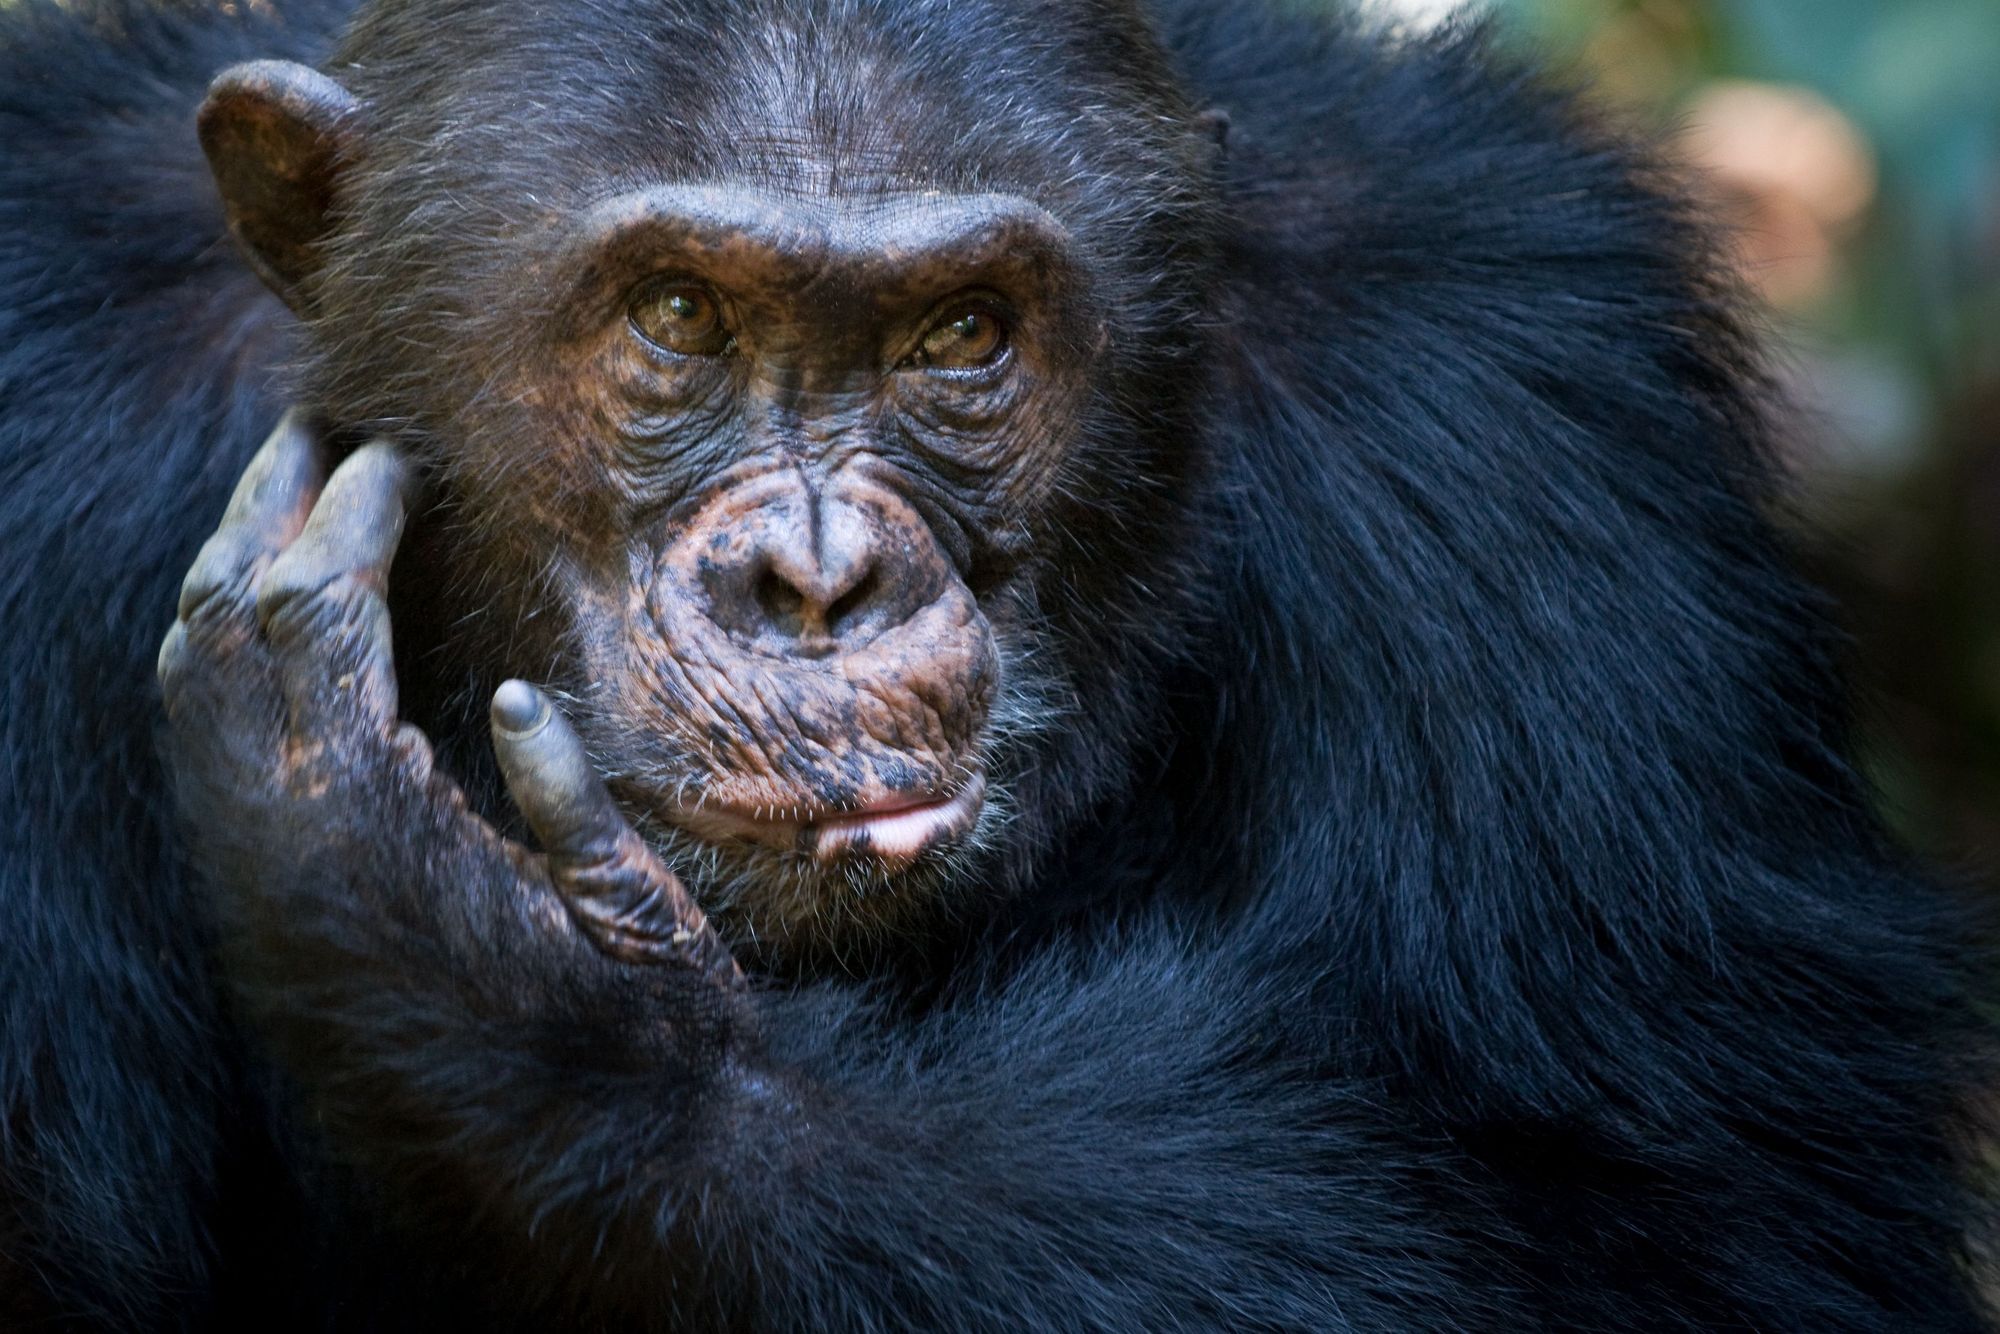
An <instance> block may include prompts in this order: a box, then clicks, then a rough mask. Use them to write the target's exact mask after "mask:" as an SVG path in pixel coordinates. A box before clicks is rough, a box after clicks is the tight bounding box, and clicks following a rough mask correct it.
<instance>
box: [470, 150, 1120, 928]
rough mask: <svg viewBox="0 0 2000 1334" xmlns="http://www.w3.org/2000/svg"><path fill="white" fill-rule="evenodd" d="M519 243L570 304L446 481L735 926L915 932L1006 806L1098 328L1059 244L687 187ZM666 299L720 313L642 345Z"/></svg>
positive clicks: (595, 734)
mask: <svg viewBox="0 0 2000 1334" xmlns="http://www.w3.org/2000/svg"><path fill="white" fill-rule="evenodd" d="M523 251H524V253H525V254H526V255H527V256H528V257H529V258H528V259H527V261H526V265H527V268H526V270H525V271H524V272H523V274H522V275H521V279H520V280H521V281H522V282H523V283H524V284H532V285H534V286H535V287H537V288H538V289H540V290H543V291H547V292H552V293H554V294H555V301H556V305H555V308H554V310H553V311H552V312H551V313H550V315H549V317H548V318H547V319H546V320H545V321H540V322H539V323H541V324H542V326H543V327H544V328H545V331H546V335H545V337H544V338H543V339H542V340H541V342H540V345H538V346H531V347H527V348H524V349H522V350H521V351H520V352H517V354H516V356H515V358H514V366H515V372H514V374H515V379H514V380H513V382H512V383H511V384H510V385H509V386H508V392H506V393H504V394H499V395H496V396H494V398H495V400H496V401H497V402H499V403H503V404H504V405H505V406H504V407H496V408H489V409H488V414H489V415H488V416H486V417H485V418H484V419H483V420H482V421H481V423H480V426H479V428H478V429H474V430H470V431H468V432H466V433H465V436H464V439H463V441H462V442H461V443H458V444H456V445H454V446H453V451H454V452H453V454H452V456H451V457H450V458H448V459H446V460H445V474H446V484H447V485H448V486H449V487H450V489H451V490H452V491H453V493H454V495H453V503H454V505H455V506H457V507H458V508H459V509H460V510H461V511H462V512H463V513H465V514H466V515H468V516H470V517H471V519H472V521H473V522H475V523H477V524H479V525H481V526H483V527H488V528H490V529H491V530H492V531H493V532H494V533H495V534H496V539H495V541H493V542H483V543H480V544H479V545H481V546H482V547H485V548H488V549H491V548H492V547H494V546H496V545H497V546H503V547H504V548H505V549H507V550H511V551H514V552H520V553H532V554H533V556H534V558H535V559H536V560H537V561H538V562H539V563H540V569H539V571H538V572H537V573H538V575H539V577H522V578H519V579H516V580H512V581H511V582H512V583H513V584H514V585H515V586H516V587H520V588H530V589H534V590H537V598H536V605H535V606H534V607H532V608H526V609H523V610H521V611H520V612H519V613H518V618H519V620H520V621H521V623H522V625H523V626H524V627H525V632H526V633H527V634H528V635H529V637H530V639H531V640H537V641H539V642H541V643H542V644H543V645H544V648H543V649H542V652H544V653H545V654H546V659H547V660H550V661H554V662H557V663H560V664H562V667H561V669H560V670H559V672H558V673H557V675H558V676H559V678H562V679H558V680H557V681H556V682H555V683H556V684H557V685H559V686H565V687H567V688H569V689H570V690H571V691H572V693H573V694H574V695H575V696H576V697H577V700H578V702H579V703H580V704H581V706H582V708H581V709H580V710H579V712H580V713H581V717H580V718H579V723H580V726H581V728H582V730H584V732H585V734H586V737H587V740H588V741H589V742H590V744H591V746H592V749H593V751H594V753H595V754H596V756H597V758H598V761H599V763H600V765H601V766H602V767H603V768H604V769H605V771H606V772H607V775H608V776H609V778H610V779H611V782H612V785H613V790H614V791H615V792H616V793H617V795H618V796H619V798H620V799H621V801H622V802H623V803H624V804H625V805H627V807H628V808H629V809H631V810H632V812H633V813H634V815H635V817H637V818H638V820H639V821H640V822H641V825H642V827H643V828H645V829H646V831H647V833H648V834H649V836H651V837H652V838H654V839H655V841H656V842H658V843H659V844H661V845H662V847H663V849H664V850H665V851H666V852H667V853H668V855H669V857H670V858H671V859H672V860H674V861H675V862H676V863H677V866H678V869H681V870H682V871H683V873H684V874H685V875H686V876H687V877H688V878H689V880H690V883H691V884H692V885H693V886H694V887H695V890H696V892H697V894H700V895H702V896H703V897H704V899H705V900H706V901H707V902H708V903H709V905H710V906H711V908H713V909H715V910H717V911H718V914H719V916H720V917H721V918H722V920H723V921H724V923H725V925H726V926H733V927H734V928H735V931H736V933H738V934H739V935H740V936H742V937H747V938H750V939H753V940H755V941H758V942H760V943H761V944H762V945H763V946H765V947H766V948H769V949H772V950H775V951H777V952H780V953H784V952H791V951H794V950H795V949H796V948H797V947H798V946H799V945H800V944H801V943H802V936H803V935H808V934H809V935H824V936H833V937H837V936H842V935H848V934H851V933H852V931H853V929H854V928H855V926H856V925H863V926H872V927H875V928H878V929H879V928H885V927H888V926H892V925H894V924H895V923H896V922H897V921H898V920H899V919H900V918H901V917H903V916H904V915H906V914H907V913H908V912H909V911H911V910H913V909H915V908H918V907H921V906H923V904H924V903H925V901H926V900H927V899H929V898H933V897H935V895H936V893H937V890H938V887H939V883H940V881H941V880H942V879H945V878H948V877H949V876H950V875H951V874H952V871H953V867H954V865H955V864H956V863H957V862H959V861H960V860H962V859H963V856H964V853H965V850H966V849H967V848H969V847H972V846H974V845H976V844H977V843H978V842H979V841H980V839H981V838H982V837H984V835H985V833H986V831H988V830H989V829H990V827H991V825H992V824H993V823H994V821H995V820H996V819H997V816H996V814H995V812H994V810H993V809H992V807H993V803H992V802H990V801H989V800H988V797H989V788H988V782H987V780H988V769H989V763H988V761H989V758H990V751H991V747H992V743H993V739H994V738H993V730H994V723H995V716H994V715H995V705H996V701H997V700H998V699H999V698H1000V696H1001V693H1002V691H1003V690H1004V689H1005V688H1006V686H1007V684H1008V683H1007V682H1006V680H1005V679H1004V678H1005V665H1004V664H1005V661H1006V657H1007V655H1006V653H1005V652H1004V643H1003V641H1004V640H1005V638H1006V636H1007V632H1008V627H1007V625H1006V610H1005V609H1006V607H1007V604H1008V597H1007V590H1008V588H1009V586H1010V584H1011V583H1012V582H1013V581H1014V580H1015V578H1016V576H1017V575H1018V574H1019V572H1020V570H1021V568H1022V565H1023V563H1024V561H1026V560H1027V559H1028V558H1029V556H1030V554H1031V552H1032V550H1033V543H1032V541H1031V538H1030V534H1031V532H1032V529H1033V525H1032V522H1031V519H1032V515H1033V514H1034V511H1035V510H1036V507H1037V506H1038V504H1040V503H1041V502H1042V501H1043V499H1044V497H1045V495H1046V493H1047V491H1048V489H1049V488H1050V486H1051V485H1052V479H1053V478H1054V477H1056V476H1057V475H1058V473H1059V470H1060V467H1061V464H1062V460H1063V454H1064V450H1065V448H1066V443H1067V442H1066V437H1065V428H1066V426H1067V424H1068V423H1070V422H1071V421H1073V420H1074V418H1075V417H1076V415H1077V407H1078V403H1079V402H1080V399H1081V396H1082V394H1083V390H1084V386H1085V385H1086V384H1087V383H1088V376H1089V373H1090V361H1091V357H1092V355H1093V353H1094V350H1095V347H1096V343H1097V341H1098V340H1099V339H1101V336H1102V335H1101V333H1100V332H1099V330H1100V325H1099V323H1098V321H1097V320H1096V319H1095V318H1094V316H1093V315H1092V312H1091V305H1090V300H1089V293H1088V291H1087V289H1086V285H1085V284H1084V282H1083V281H1082V279H1081V278H1080V276H1079V266H1078V265H1077V263H1076V262H1075V261H1074V259H1073V258H1072V256H1071V254H1070V250H1069V242H1068V238H1067V237H1066V235H1065V234H1064V231H1063V229H1062V228H1061V227H1060V226H1059V225H1058V224H1057V223H1056V222H1055V220H1054V219H1052V218H1051V217H1049V216H1048V215H1047V214H1046V213H1044V212H1042V211H1041V210H1039V209H1037V208H1035V207H1034V206H1032V205H1030V204H1027V203H1025V202H1023V201H1021V200H1018V199H1013V198H1009V197H1004V196H996V197H978V196H972V197H968V196H942V195H932V196H925V195H895V194H889V195H869V196H866V197H861V198H855V199H838V198H835V199H827V198H816V199H802V198H800V197H797V196H781V195H777V194H765V193H762V192H758V191H753V190H748V189H720V188H705V187H690V186H669V187H654V188H650V189H644V190H640V191H636V192H633V193H631V194H627V195H623V196H619V197H615V198H612V199H609V200H607V201H606V202H604V203H602V204H601V205H599V206H598V207H596V208H595V209H593V210H591V211H589V212H588V213H587V214H586V215H585V216H584V217H583V218H581V219H579V220H577V221H575V222H573V223H570V224H568V225H564V226H561V227H558V228H552V229H551V232H550V234H548V235H546V236H544V237H542V238H540V239H539V242H538V243H531V244H529V245H527V246H524V247H523ZM662 293H668V294H685V295H684V296H671V295H670V296H668V297H665V298H663V297H662V295H661V294H662ZM663 300H669V301H671V300H682V301H687V302H691V303H692V305H690V306H689V307H688V308H689V309H694V310H697V311H698V314H699V318H698V320H697V321H696V322H695V323H694V324H693V325H692V326H691V327H692V328H693V329H694V332H695V333H696V334H698V335H699V337H697V338H694V339H691V340H676V339H675V338H673V337H671V336H669V335H670V334H671V329H670V330H669V334H668V335H660V334H659V330H657V329H654V330H653V333H654V334H655V335H658V336H657V337H656V336H649V333H648V330H647V328H646V325H647V323H648V320H649V318H650V317H651V313H653V312H657V311H659V310H660V309H661V306H662V301H663ZM968 315H969V316H970V317H971V318H972V319H973V320H974V321H975V322H974V323H972V324H969V325H954V322H955V321H959V320H963V319H965V318H967V317H968ZM954 327H957V328H971V329H974V330H976V331H977V333H978V337H977V338H975V339H973V340H970V346H971V351H972V352H973V353H976V354H981V355H977V356H955V355H954V350H955V349H960V348H961V347H962V344H955V343H953V341H952V329H953V328H954ZM940 330H943V331H944V332H943V334H942V335H940V333H939V331H940ZM996 330H997V331H998V333H997V336H996V334H995V331H996ZM676 341H680V342H682V343H683V344H684V346H689V347H692V348H693V349H694V350H692V351H688V350H676V348H675V347H673V346H669V345H667V344H670V343H673V342H676ZM939 348H942V349H943V355H942V356H938V355H934V353H936V352H937V350H938V349H939ZM961 362H964V363H969V364H959V363H961ZM503 413H504V414H505V415H504V416H502V415H501V414H503ZM546 675H547V674H546V673H544V676H545V678H546Z"/></svg>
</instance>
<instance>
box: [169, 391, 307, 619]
mask: <svg viewBox="0 0 2000 1334" xmlns="http://www.w3.org/2000/svg"><path fill="white" fill-rule="evenodd" d="M324 477H325V468H324V465H323V462H322V460H321V457H320V450H319V442H318V441H317V440H316V439H315V438H314V436H313V433H312V432H311V431H310V430H309V429H308V428H307V427H306V426H305V424H304V423H303V422H302V421H301V420H300V419H299V416H298V414H297V413H292V412H288V413H286V414H285V416H284V417H283V419H282V420H280V421H279V422H278V425H277V429H275V430H273V431H272V432H271V434H270V436H269V438H268V439H266V440H265V441H264V444H263V447H262V448H261V449H259V450H258V451H257V454H256V457H254V458H252V459H251V460H250V465H249V466H248V467H247V468H245V469H244V470H243V476H242V477H241V478H240V479H238V481H237V483H236V490H235V492H234V493H233V494H232V495H231V496H230V498H229V508H228V509H227V510H225V511H224V512H223V515H222V522H221V523H220V524H219V525H218V526H217V528H216V531H215V534H214V536H212V537H210V538H209V539H208V541H207V542H206V543H205V544H203V546H202V549H201V553H200V555H198V556H196V557H195V562H194V565H193V567H192V568H191V569H189V571H188V575H187V578H186V579H185V580H183V581H182V583H181V597H180V609H179V615H180V618H181V619H182V620H183V621H185V620H188V619H189V618H190V617H192V616H194V615H195V614H196V613H197V612H199V611H201V610H202V609H203V608H215V609H218V610H224V614H227V611H226V609H224V608H223V606H222V604H227V606H228V607H239V608H241V609H242V610H246V611H247V610H248V603H249V599H250V597H251V595H252V593H253V591H254V587H255V584H256V581H257V576H258V575H259V574H260V573H261V572H262V569H263V566H264V564H266V563H267V562H269V561H270V560H272V559H274V558H275V557H276V556H277V555H278V553H279V552H280V551H283V550H284V549H285V546H286V544H287V543H289V542H291V541H292V540H293V539H294V538H295V537H297V536H298V534H299V530H300V529H302V528H303V527H304V526H305V522H306V515H307V514H308V513H309V512H310V511H311V509H312V504H313V499H314V497H315V496H317V495H318V494H319V488H320V483H321V481H322V480H323V479H324Z"/></svg>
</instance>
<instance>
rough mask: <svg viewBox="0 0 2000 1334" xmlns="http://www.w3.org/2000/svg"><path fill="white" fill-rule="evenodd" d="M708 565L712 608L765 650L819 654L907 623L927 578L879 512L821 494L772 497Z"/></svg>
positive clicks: (722, 623) (917, 608) (920, 600)
mask: <svg viewBox="0 0 2000 1334" xmlns="http://www.w3.org/2000/svg"><path fill="white" fill-rule="evenodd" d="M742 522H743V523H744V525H745V526H746V527H747V528H748V529H750V531H748V532H739V533H738V534H736V535H735V536H736V538H737V540H734V541H731V542H729V543H727V544H726V549H725V552H723V553H718V556H717V558H716V559H714V560H713V561H712V562H711V563H710V565H709V578H708V580H707V581H706V582H707V583H708V586H709V601H710V607H709V614H710V616H711V617H712V618H713V619H714V620H715V622H716V624H718V625H720V626H721V627H722V628H723V629H725V630H727V631H730V632H731V633H733V634H735V635H738V636H740V637H742V638H744V639H748V640H750V641H752V642H754V643H757V644H758V645H759V646H760V647H763V648H765V649H767V650H768V651H773V652H780V653H786V654H795V655H799V656H805V657H819V656H824V655H826V654H830V653H834V652H837V651H841V650H845V649H850V648H854V647H858V646H859V645H861V644H863V643H866V642H867V641H868V640H871V639H873V638H875V637H876V636H877V635H880V634H882V633H883V632H884V631H887V630H892V629H894V628H895V627H897V626H899V625H901V624H903V623H904V622H905V621H907V620H909V619H910V618H911V617H912V616H914V615H916V614H917V612H918V611H920V610H922V609H923V606H924V605H925V603H926V602H927V601H928V599H927V598H925V597H924V596H923V594H924V591H925V588H926V586H927V585H928V584H930V583H931V582H933V581H931V580H929V579H927V578H925V577H924V575H923V572H922V571H921V570H920V569H919V568H918V566H919V565H920V564H921V563H920V562H912V561H911V560H909V559H908V558H907V555H908V550H909V544H908V543H907V542H904V541H900V540H894V536H893V534H891V533H890V532H888V531H887V530H886V529H885V526H884V524H883V523H882V521H881V520H880V519H878V518H877V517H876V516H874V515H872V514H870V513H869V512H868V511H866V510H864V509H862V508H861V507H859V506H856V505H854V504H852V503H849V502H846V501H843V500H839V499H825V498H822V497H818V496H790V497H785V498H783V499H778V498H773V499H772V500H770V501H767V502H766V503H765V504H764V505H762V506H760V507H759V508H758V510H757V511H756V512H755V513H754V514H752V515H748V516H745V517H744V519H743V521H742Z"/></svg>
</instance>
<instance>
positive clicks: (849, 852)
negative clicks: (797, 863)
mask: <svg viewBox="0 0 2000 1334" xmlns="http://www.w3.org/2000/svg"><path fill="white" fill-rule="evenodd" d="M985 801H986V780H985V777H984V775H978V774H975V775H974V776H973V777H972V778H971V779H970V780H968V781H967V782H966V783H964V784H963V785H962V786H960V787H959V788H958V790H957V791H955V792H952V793H950V794H949V795H946V796H942V797H926V796H914V795H913V796H895V797H889V798H885V799H883V800H879V801H877V802H875V803H873V804H871V805H870V806H868V807H865V808H863V809H861V810H858V811H832V810H825V809H815V808H813V807H810V806H798V807H789V808H786V807H770V808H761V809H746V808H743V807H736V806H723V805H714V804H711V805H703V806H698V807H696V806H688V807H683V808H681V810H680V811H679V812H678V813H677V814H676V816H675V822H676V823H678V824H680V825H681V826H682V827H683V828H684V829H686V830H687V831H688V832H689V833H691V834H694V835H695V836H696V837H698V838H708V839H740V840H747V841H750V842H755V843H766V844H771V845H773V846H779V847H785V848H791V849H796V850H799V851H803V852H806V853H808V854H810V855H811V856H813V857H814V858H815V859H817V860H820V861H836V860H839V859H840V858H843V857H868V858H872V859H873V860H876V861H879V862H884V863H887V864H889V865H890V866H892V867H901V866H903V865H907V864H908V863H910V862H912V861H915V860H916V859H917V858H918V857H920V856H921V855H923V853H925V852H927V851H929V850H930V849H931V848H933V847H936V846H937V845H939V844H940V843H944V842H947V841H949V840H952V839H955V838H958V837H960V836H962V835H963V834H965V833H966V832H968V831H969V830H970V829H971V828H972V826H973V824H974V823H975V822H976V821H977V820H978V818H979V812H980V809H981V808H982V807H983V806H984V804H985Z"/></svg>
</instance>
